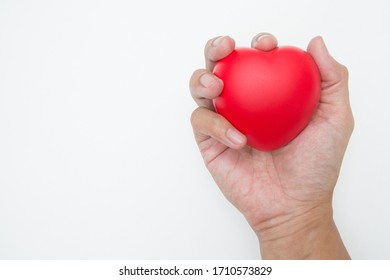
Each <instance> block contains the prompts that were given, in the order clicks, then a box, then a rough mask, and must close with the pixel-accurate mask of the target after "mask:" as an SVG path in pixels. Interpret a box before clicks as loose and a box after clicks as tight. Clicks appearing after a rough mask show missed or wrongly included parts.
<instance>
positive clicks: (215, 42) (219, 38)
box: [211, 36, 226, 47]
mask: <svg viewBox="0 0 390 280" xmlns="http://www.w3.org/2000/svg"><path fill="white" fill-rule="evenodd" d="M225 37H226V36H220V37H218V38H216V39H215V40H214V41H213V43H212V44H211V45H212V46H213V47H216V46H218V45H219V44H220V43H221V42H222V41H223V39H224V38H225Z"/></svg>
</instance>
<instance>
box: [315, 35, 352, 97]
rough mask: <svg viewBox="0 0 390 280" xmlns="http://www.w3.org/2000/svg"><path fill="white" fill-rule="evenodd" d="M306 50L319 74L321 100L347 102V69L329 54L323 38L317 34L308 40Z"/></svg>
mask: <svg viewBox="0 0 390 280" xmlns="http://www.w3.org/2000/svg"><path fill="white" fill-rule="evenodd" d="M307 52H308V53H309V54H310V55H311V56H312V57H313V59H314V61H315V62H316V64H317V66H318V69H319V71H320V74H321V81H322V95H321V101H326V102H328V103H329V102H331V103H333V102H336V103H346V104H349V96H348V69H347V68H346V67H345V66H344V65H342V64H340V63H338V62H337V61H336V60H335V59H334V58H333V57H332V56H331V55H330V54H329V52H328V49H327V47H326V45H325V43H324V40H323V39H322V38H321V37H319V36H318V37H315V38H313V39H312V40H311V41H310V43H309V45H308V47H307Z"/></svg>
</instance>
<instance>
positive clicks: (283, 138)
mask: <svg viewBox="0 0 390 280" xmlns="http://www.w3.org/2000/svg"><path fill="white" fill-rule="evenodd" d="M214 74H215V75H216V76H217V77H219V78H220V79H222V80H223V82H224V87H223V91H222V93H221V95H220V96H218V97H217V98H215V99H214V100H213V102H214V107H215V109H216V111H217V112H218V113H219V114H221V115H223V116H224V117H225V118H226V119H227V120H228V121H229V122H230V123H231V124H232V125H234V127H236V128H237V129H238V130H239V131H241V132H242V133H243V134H245V135H246V136H247V139H248V145H249V146H252V147H254V148H256V149H258V150H263V151H272V150H275V149H278V148H280V147H283V146H284V145H286V144H288V143H289V142H290V141H291V140H293V139H294V138H295V137H296V136H297V135H298V134H299V133H300V132H301V131H302V130H303V129H304V128H305V127H306V126H307V124H308V123H309V122H310V120H311V118H312V116H313V114H314V112H315V110H316V108H317V105H318V102H319V98H320V93H321V77H320V73H319V70H318V67H317V65H316V63H315V62H314V60H313V58H312V57H311V56H310V55H309V54H308V53H307V52H305V51H303V50H301V49H299V48H296V47H279V48H275V49H273V50H271V51H261V50H257V49H251V48H238V49H236V50H234V51H233V52H232V53H231V54H230V55H228V56H227V57H225V58H223V59H221V60H219V61H218V62H217V63H216V65H215V67H214Z"/></svg>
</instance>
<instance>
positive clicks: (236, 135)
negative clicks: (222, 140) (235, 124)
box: [226, 128, 246, 145]
mask: <svg viewBox="0 0 390 280" xmlns="http://www.w3.org/2000/svg"><path fill="white" fill-rule="evenodd" d="M226 137H227V138H228V139H229V141H230V142H232V143H233V144H235V145H241V144H243V143H245V140H246V138H245V136H244V135H242V134H241V133H240V132H238V131H237V130H236V129H234V128H229V129H228V131H227V132H226Z"/></svg>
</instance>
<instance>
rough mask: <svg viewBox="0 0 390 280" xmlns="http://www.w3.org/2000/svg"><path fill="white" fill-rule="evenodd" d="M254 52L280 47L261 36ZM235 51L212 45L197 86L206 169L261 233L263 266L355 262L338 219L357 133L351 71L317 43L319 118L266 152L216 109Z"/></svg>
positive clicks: (312, 46)
mask: <svg viewBox="0 0 390 280" xmlns="http://www.w3.org/2000/svg"><path fill="white" fill-rule="evenodd" d="M252 47H253V48H257V49H260V50H263V51H269V50H272V49H273V48H275V47H277V40H276V38H275V37H274V36H273V35H271V34H268V33H260V34H258V35H257V36H255V37H254V39H253V40H252ZM234 48H235V42H234V40H233V39H232V38H230V37H228V36H222V37H216V38H214V39H211V40H209V41H208V42H207V44H206V47H205V51H204V53H205V59H206V67H205V69H198V70H196V71H195V72H194V73H193V75H192V77H191V79H190V91H191V94H192V97H193V98H194V100H195V102H196V103H197V104H198V106H199V107H198V108H197V109H196V110H195V111H194V112H193V113H192V116H191V124H192V127H193V131H194V136H195V139H196V142H197V144H198V146H199V150H200V152H201V154H202V156H203V159H204V162H205V165H206V167H207V168H208V170H209V171H210V173H211V175H212V176H213V178H214V180H215V182H216V183H217V185H218V186H219V188H220V189H221V191H222V192H223V194H224V195H225V197H226V198H227V199H228V200H229V201H230V202H231V203H232V204H233V205H234V206H235V207H236V208H237V209H238V210H239V211H241V212H242V213H243V215H244V216H245V218H246V219H247V221H248V223H249V224H250V226H251V227H252V228H253V230H254V231H255V233H256V235H257V237H258V239H259V244H260V251H261V255H262V258H263V259H349V255H348V252H347V250H346V248H345V246H344V244H343V242H342V240H341V237H340V235H339V232H338V230H337V227H336V225H335V223H334V220H333V211H332V197H333V190H334V188H335V185H336V182H337V179H338V175H339V172H340V167H341V164H342V160H343V157H344V153H345V150H346V148H347V145H348V141H349V138H350V136H351V134H352V131H353V127H354V120H353V115H352V111H351V107H350V103H349V93H348V70H347V68H346V67H345V66H343V65H341V64H340V63H338V62H337V61H336V60H335V59H334V58H333V57H332V56H331V55H330V54H329V52H328V50H327V48H326V46H325V43H324V41H323V39H322V38H321V37H315V38H313V39H312V40H311V41H310V43H309V45H308V47H307V52H308V53H309V54H310V55H311V56H312V57H313V58H314V60H315V62H316V63H317V65H318V68H319V70H320V73H321V80H322V82H321V88H322V92H321V98H320V103H319V105H318V108H317V111H316V113H315V115H314V116H313V118H312V120H311V122H310V123H309V125H308V126H307V127H306V128H305V129H304V130H303V131H302V132H301V133H300V134H299V135H298V136H297V137H296V138H295V139H294V140H293V141H291V142H290V143H289V144H288V145H286V146H284V147H282V148H280V149H278V150H275V151H272V152H263V151H259V150H256V149H253V148H251V147H249V146H247V145H246V137H245V136H244V135H243V134H241V133H240V132H239V131H238V130H237V129H235V128H234V127H233V126H232V125H231V124H230V123H229V122H228V121H227V120H226V119H225V118H224V117H222V116H221V115H219V114H217V113H216V112H215V110H214V107H213V105H212V99H213V98H215V97H217V96H218V95H219V94H220V93H221V91H222V89H223V82H222V81H221V80H220V79H218V78H217V77H216V76H215V75H213V74H212V71H213V67H214V65H215V62H216V61H218V60H219V59H222V58H223V57H225V56H227V55H229V54H230V53H231V52H232V51H233V49H234Z"/></svg>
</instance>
